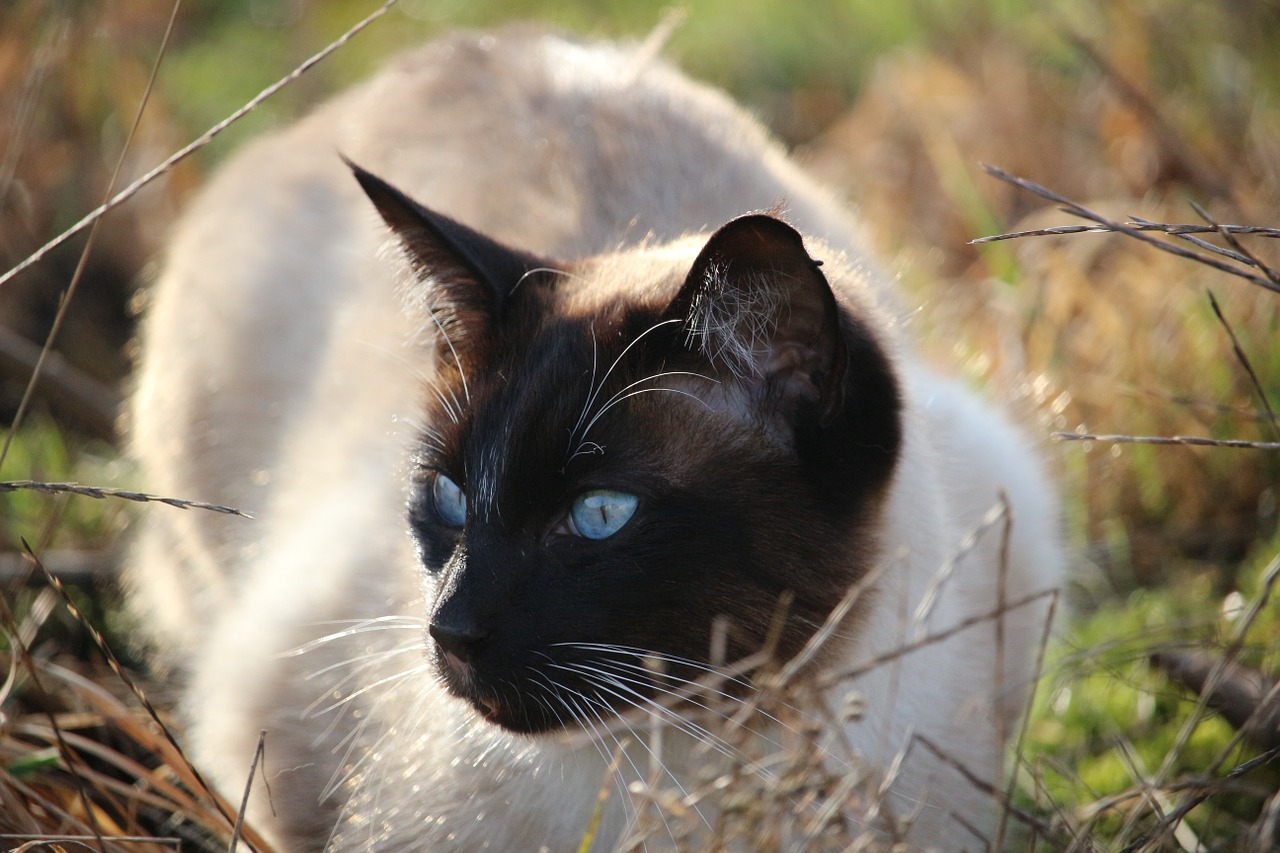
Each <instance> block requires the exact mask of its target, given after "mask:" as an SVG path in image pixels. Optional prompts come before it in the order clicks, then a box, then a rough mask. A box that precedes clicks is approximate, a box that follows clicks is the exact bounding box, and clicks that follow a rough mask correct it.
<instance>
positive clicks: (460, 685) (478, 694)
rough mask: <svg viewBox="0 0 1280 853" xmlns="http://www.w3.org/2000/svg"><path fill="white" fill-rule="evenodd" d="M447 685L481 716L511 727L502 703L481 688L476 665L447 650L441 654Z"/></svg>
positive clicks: (491, 721) (442, 669) (453, 693)
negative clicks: (505, 719)
mask: <svg viewBox="0 0 1280 853" xmlns="http://www.w3.org/2000/svg"><path fill="white" fill-rule="evenodd" d="M441 657H442V658H443V664H444V665H443V666H442V667H441V671H442V673H443V675H444V683H445V687H446V688H447V689H448V690H449V692H450V693H451V694H452V695H454V696H457V697H458V698H459V699H463V700H465V701H466V702H467V703H468V704H470V705H471V707H472V708H474V709H475V710H476V711H477V712H478V713H479V714H480V716H481V717H483V718H484V719H485V720H487V721H488V722H490V723H493V724H494V725H499V726H507V727H510V725H509V724H508V723H505V722H504V718H505V717H506V714H504V711H503V706H502V703H501V702H499V701H498V700H497V699H496V698H494V697H492V696H490V695H488V694H487V693H485V692H484V691H483V690H481V689H480V685H479V681H478V679H477V677H476V672H475V667H473V666H472V665H471V664H469V663H467V662H466V661H464V660H463V659H462V658H460V657H458V656H457V655H455V654H454V653H453V652H448V651H445V652H443V653H442V654H441Z"/></svg>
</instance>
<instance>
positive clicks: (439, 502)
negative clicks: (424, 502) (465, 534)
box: [431, 474, 467, 527]
mask: <svg viewBox="0 0 1280 853" xmlns="http://www.w3.org/2000/svg"><path fill="white" fill-rule="evenodd" d="M431 500H432V501H433V502H434V504H435V508H436V515H438V516H440V520H441V521H443V522H444V523H445V524H448V525H450V526H451V527H461V526H462V525H463V523H464V522H465V521H466V520H467V496H466V495H465V494H464V493H463V491H462V489H460V488H458V484H457V483H455V482H453V480H450V479H449V478H448V477H446V476H445V475H444V474H436V480H435V482H434V483H432V484H431Z"/></svg>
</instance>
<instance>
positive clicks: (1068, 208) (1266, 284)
mask: <svg viewBox="0 0 1280 853" xmlns="http://www.w3.org/2000/svg"><path fill="white" fill-rule="evenodd" d="M982 168H983V170H984V171H985V172H986V173H987V174H989V175H991V176H992V177H993V178H996V179H997V180H1001V181H1004V182H1005V183H1008V184H1012V185H1013V186H1015V187H1018V188H1019V189H1023V190H1026V191H1027V192H1029V193H1032V194H1034V195H1038V196H1040V197H1041V198H1043V199H1047V200H1048V201H1052V202H1055V203H1056V204H1059V205H1061V206H1062V208H1063V210H1064V211H1065V212H1067V213H1069V214H1071V215H1072V216H1078V217H1080V218H1081V219H1087V220H1089V221H1090V222H1096V223H1097V224H1098V225H1100V226H1102V228H1100V229H1093V230H1103V231H1115V232H1117V233H1120V234H1126V235H1128V236H1130V237H1133V238H1134V239H1135V240H1141V241H1142V242H1144V243H1146V244H1148V245H1150V246H1155V247H1156V248H1157V249H1159V250H1160V251H1162V252H1168V253H1169V254H1171V255H1177V256H1178V257H1180V258H1187V259H1189V260H1193V261H1197V262H1199V263H1201V264H1204V265H1205V266H1208V267H1212V268H1213V269H1216V270H1219V271H1221V272H1225V273H1229V274H1231V275H1234V276H1239V277H1240V278H1243V279H1245V280H1246V281H1249V282H1252V283H1253V284H1256V285H1258V286H1259V287H1262V288H1265V289H1266V290H1270V291H1272V292H1273V293H1280V284H1276V283H1275V282H1273V281H1271V280H1270V279H1269V278H1267V277H1266V276H1260V275H1254V274H1253V273H1250V272H1247V271H1245V270H1242V269H1240V268H1239V267H1238V266H1234V265H1232V264H1229V263H1227V262H1225V261H1221V260H1219V259H1217V258H1214V257H1210V256H1209V255H1205V254H1201V253H1200V252H1194V251H1192V250H1190V249H1186V248H1183V247H1182V246H1178V245H1175V244H1173V243H1170V242H1168V241H1166V240H1160V239H1157V238H1155V237H1153V236H1151V235H1150V234H1148V233H1146V231H1147V230H1150V229H1149V228H1144V227H1140V226H1139V225H1137V224H1136V223H1125V222H1116V221H1114V220H1112V219H1109V218H1107V217H1106V216H1103V215H1102V214H1101V213H1098V212H1097V211H1094V210H1090V209H1089V208H1087V207H1085V206H1084V205H1082V204H1079V203H1077V202H1074V201H1072V200H1071V199H1069V198H1067V197H1066V196H1064V195H1061V194H1060V193H1057V192H1054V191H1053V190H1051V189H1049V188H1048V187H1044V186H1041V185H1040V184H1037V183H1036V182H1035V181H1028V180H1027V179H1026V178H1020V177H1018V176H1017V175H1014V174H1011V173H1009V172H1006V171H1005V170H1004V169H1001V168H999V167H997V166H990V165H985V164H984V165H983V167H982ZM1210 230H1212V229H1210ZM1035 233H1036V232H1020V234H1018V235H996V236H994V237H980V238H978V239H977V240H973V241H972V242H973V243H975V244H976V243H987V242H991V241H993V240H998V239H1009V238H1011V237H1013V236H1031V235H1034V234H1035ZM1063 233H1069V232H1063Z"/></svg>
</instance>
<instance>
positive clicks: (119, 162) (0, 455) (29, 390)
mask: <svg viewBox="0 0 1280 853" xmlns="http://www.w3.org/2000/svg"><path fill="white" fill-rule="evenodd" d="M181 7H182V0H173V8H172V9H171V10H170V12H169V21H168V23H167V24H166V25H165V30H164V36H163V37H161V39H160V49H159V50H158V51H157V52H156V61H155V62H154V63H152V65H151V76H150V77H148V78H147V85H146V88H145V89H143V91H142V100H141V101H140V102H139V103H138V109H137V111H136V112H135V113H134V115H133V124H132V125H130V127H129V135H128V136H126V137H125V140H124V145H123V146H122V147H121V149H120V156H119V157H117V158H116V165H115V168H114V169H113V170H112V171H111V179H110V180H109V181H107V190H106V193H105V195H106V197H107V199H110V198H111V193H112V192H114V191H115V188H116V183H117V182H118V181H119V180H120V173H121V172H122V171H124V164H125V161H126V159H127V158H128V156H129V151H130V150H131V149H132V147H133V139H134V137H135V136H136V135H137V133H138V127H139V126H140V125H141V124H142V115H143V113H145V112H146V109H147V104H148V103H149V102H150V101H151V93H152V91H154V89H155V85H156V77H157V76H158V75H159V73H160V63H161V62H162V61H163V60H164V56H165V53H166V52H167V50H168V48H169V37H170V36H171V35H173V24H174V22H175V21H176V20H177V19H178V10H179V9H180V8H181ZM101 222H102V219H101V217H99V218H97V219H95V220H93V223H92V227H91V228H90V229H89V238H88V240H86V241H85V244H84V248H83V249H81V250H80V259H79V260H78V261H77V262H76V269H75V272H73V273H72V274H71V281H70V283H69V284H68V285H67V289H66V291H65V292H64V293H63V294H62V298H61V300H59V302H58V310H57V313H55V314H54V315H53V323H52V324H51V325H50V326H49V333H48V334H47V335H45V338H44V345H43V346H42V347H41V348H40V355H39V356H38V357H37V358H36V363H35V366H34V367H32V368H31V377H30V378H29V379H28V380H27V387H26V388H24V389H23V391H22V399H21V400H19V401H18V411H17V412H15V413H14V416H13V423H12V424H11V425H10V427H9V432H8V434H7V435H6V436H5V438H4V445H3V446H0V469H3V468H4V460H5V459H6V458H7V457H8V455H9V448H10V446H12V444H13V438H14V436H15V435H17V434H18V428H19V427H21V426H22V421H23V418H24V417H25V416H26V413H27V408H28V407H29V406H30V405H31V398H32V395H33V394H35V390H36V383H37V381H38V380H39V378H40V372H41V370H42V369H43V368H44V365H45V362H46V361H47V360H48V358H49V354H50V353H51V352H52V351H53V342H54V341H55V340H57V338H58V332H59V331H60V330H61V329H62V323H63V320H65V319H66V316H67V310H68V309H69V308H70V307H71V301H72V299H74V298H75V295H76V292H77V291H78V290H79V288H80V282H81V280H83V278H84V271H85V269H87V268H88V265H89V255H90V254H92V252H93V247H94V244H95V243H96V242H97V239H98V226H99V225H100V224H101Z"/></svg>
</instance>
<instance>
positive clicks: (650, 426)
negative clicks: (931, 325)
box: [357, 172, 900, 732]
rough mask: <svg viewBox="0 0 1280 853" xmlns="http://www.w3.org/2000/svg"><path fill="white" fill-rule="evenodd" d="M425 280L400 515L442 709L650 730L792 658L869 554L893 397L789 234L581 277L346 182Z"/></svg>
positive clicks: (646, 254) (521, 725) (366, 178)
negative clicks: (668, 715) (715, 650)
mask: <svg viewBox="0 0 1280 853" xmlns="http://www.w3.org/2000/svg"><path fill="white" fill-rule="evenodd" d="M357 174H358V177H359V178H360V180H361V182H362V183H363V184H364V186H365V189H366V190H367V191H368V192H369V194H370V196H371V198H372V199H373V200H374V202H375V204H376V205H377V207H378V209H379V211H380V212H381V213H382V215H383V217H384V218H385V219H386V220H387V221H388V223H390V224H391V226H392V227H393V229H394V230H395V231H396V232H397V234H398V235H399V237H400V239H401V241H402V243H403V245H404V247H405V249H406V253H407V255H408V257H409V259H410V261H411V262H412V263H413V264H414V266H415V267H416V268H418V269H419V270H420V271H421V272H422V273H423V274H424V275H425V276H427V278H426V280H425V281H424V283H423V284H422V285H421V290H422V294H421V298H422V301H423V305H424V308H425V313H424V321H425V322H429V323H431V324H432V325H433V326H436V327H437V329H438V332H439V334H437V336H436V344H435V347H436V355H437V358H436V361H437V368H436V370H435V371H434V375H433V377H432V381H431V382H430V383H429V387H428V389H427V393H426V417H425V423H426V427H425V429H424V431H423V437H422V441H421V445H420V449H419V453H418V457H417V460H416V467H415V480H414V491H413V497H412V499H411V505H410V512H409V519H410V527H411V531H412V534H413V536H414V538H415V541H416V542H417V543H418V546H419V553H420V556H421V560H422V564H423V566H424V569H425V572H424V574H425V577H426V587H427V600H428V605H429V607H430V613H429V624H430V628H429V633H430V635H431V637H432V643H431V649H432V652H431V653H432V655H433V657H434V661H435V665H436V668H437V671H438V674H439V676H440V677H441V678H442V679H443V681H444V683H445V684H446V685H447V687H448V689H449V690H450V691H451V692H452V693H454V694H455V695H457V696H460V697H462V698H464V699H466V700H467V701H469V702H470V703H471V704H472V706H473V707H474V708H475V709H476V710H477V711H478V712H479V713H480V714H482V715H483V716H484V717H485V718H486V719H489V720H490V721H492V722H494V723H497V724H499V725H501V726H504V727H506V728H508V729H511V730H513V731H519V732H540V731H546V730H550V729H558V728H562V727H572V726H587V727H590V726H591V725H592V724H593V723H595V722H597V721H600V720H603V719H607V718H609V717H611V716H613V715H614V714H616V713H618V712H621V711H625V710H627V709H631V708H639V709H642V710H643V709H645V708H649V709H652V708H653V705H652V704H651V703H654V702H660V701H664V699H665V698H666V697H669V696H670V694H671V693H673V692H678V691H679V690H680V689H681V687H682V686H684V685H686V684H687V682H689V681H692V680H696V679H697V678H699V677H700V676H702V675H704V673H705V671H706V665H707V663H708V658H709V655H710V650H711V647H712V639H713V625H715V624H716V623H717V617H721V619H720V622H721V623H722V624H727V625H728V630H727V632H725V633H724V636H723V639H724V640H726V641H727V646H726V648H725V660H726V661H732V660H734V659H736V658H738V657H742V656H746V655H748V654H751V653H754V652H756V651H758V650H759V649H760V648H761V646H762V645H763V644H764V643H765V642H766V638H767V634H768V632H769V628H770V626H771V625H772V624H774V623H778V622H779V619H780V617H781V622H780V623H779V624H781V625H782V626H783V628H782V631H781V634H780V635H779V636H778V637H777V638H776V641H777V645H776V647H775V649H776V654H777V655H778V656H779V657H780V658H782V659H785V658H786V657H789V656H790V655H792V654H794V653H795V652H796V651H798V650H799V648H800V647H801V645H802V644H803V643H804V642H805V640H806V639H807V638H808V637H809V636H810V635H811V634H812V633H813V631H814V630H815V629H816V628H817V627H818V625H819V624H820V623H821V622H822V620H823V619H824V618H825V617H826V615H827V613H828V612H829V611H830V609H831V608H832V607H834V606H835V604H836V603H838V602H839V600H840V599H841V597H842V596H843V595H844V593H845V592H846V590H847V589H848V587H849V586H850V585H851V584H852V583H854V582H855V581H857V580H858V578H859V577H861V575H862V574H863V573H865V571H867V569H868V568H869V564H870V563H871V562H872V561H874V560H875V559H876V557H877V556H878V553H877V547H876V536H875V528H876V521H877V518H878V513H879V510H880V503H881V498H882V496H883V494H884V491H885V489H886V487H887V484H888V481H889V478H890V476H891V474H892V470H893V466H894V462H895V460H896V456H897V449H898V444H899V442H900V426H899V403H898V392H897V387H896V383H895V382H894V380H893V378H892V375H891V373H890V366H889V363H888V360H887V358H886V357H885V355H884V353H883V351H882V349H881V348H880V347H879V346H878V345H877V344H876V342H875V337H874V335H873V334H872V333H871V332H870V331H869V330H868V329H866V328H865V327H864V326H863V325H862V324H861V323H860V322H859V321H858V320H857V319H856V318H854V317H851V316H849V315H848V313H847V312H845V311H844V310H842V309H840V308H839V307H838V306H837V303H836V301H835V299H834V297H833V295H832V293H831V290H830V288H829V286H828V285H827V282H826V280H825V278H823V276H822V274H821V272H820V271H819V270H818V267H817V265H816V264H815V263H814V262H813V261H812V260H811V259H810V258H809V256H808V254H807V253H806V252H805V250H804V248H803V245H802V243H801V241H800V238H799V235H797V234H796V233H795V232H794V231H793V230H791V229H790V227H789V226H787V225H785V224H783V223H781V222H780V221H778V220H776V219H771V218H769V217H764V216H753V217H744V218H743V219H739V220H735V221H734V222H732V223H730V224H728V225H726V226H725V227H724V228H722V229H721V230H720V231H719V232H717V233H716V234H715V235H714V236H712V237H711V238H710V239H709V240H703V241H698V242H697V243H691V244H689V249H688V251H685V252H682V251H679V250H678V249H670V248H668V249H663V250H645V249H637V250H634V251H633V252H630V253H625V254H620V255H615V256H610V257H608V258H602V259H596V260H588V261H585V262H581V263H578V264H574V265H564V264H552V263H548V262H545V261H541V260H538V259H535V258H532V257H529V256H527V255H524V254H522V253H519V252H514V251H512V250H509V249H506V248H505V247H502V246H500V245H498V244H496V243H493V242H492V241H489V240H487V239H486V238H484V237H482V236H480V235H478V234H475V233H474V232H471V231H469V230H467V229H465V228H463V227H462V226H459V225H458V224H457V223H454V222H452V221H450V220H447V219H445V218H444V217H440V216H439V215H437V214H433V213H431V212H430V211H427V210H425V209H423V208H421V207H419V206H417V205H416V204H414V203H413V202H411V201H410V200H408V199H407V198H405V197H404V196H402V195H400V194H399V193H397V192H396V191H394V190H392V189H391V188H390V187H388V186H387V185H385V184H383V183H382V182H380V181H378V180H377V179H376V178H373V177H372V176H370V175H368V174H367V173H362V172H357Z"/></svg>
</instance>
